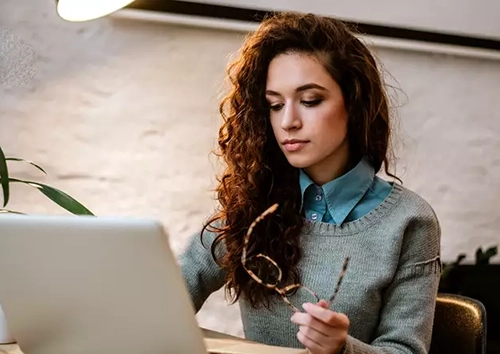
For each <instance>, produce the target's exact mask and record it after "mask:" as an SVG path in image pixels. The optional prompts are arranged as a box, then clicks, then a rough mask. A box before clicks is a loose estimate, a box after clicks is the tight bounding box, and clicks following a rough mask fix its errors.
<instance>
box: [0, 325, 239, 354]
mask: <svg viewBox="0 0 500 354" xmlns="http://www.w3.org/2000/svg"><path fill="white" fill-rule="evenodd" d="M202 332H203V336H204V337H205V338H216V339H235V340H242V341H244V340H245V339H243V338H240V337H236V336H232V335H229V334H225V333H220V332H216V331H212V330H210V329H206V328H202ZM0 354H24V353H23V352H22V351H21V349H20V348H19V345H17V344H3V345H2V344H0Z"/></svg>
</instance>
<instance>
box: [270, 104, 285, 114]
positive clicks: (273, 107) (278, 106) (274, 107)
mask: <svg viewBox="0 0 500 354" xmlns="http://www.w3.org/2000/svg"><path fill="white" fill-rule="evenodd" d="M281 108H283V104H281V103H277V104H270V105H269V109H270V110H271V111H275V112H277V111H279V110H281Z"/></svg>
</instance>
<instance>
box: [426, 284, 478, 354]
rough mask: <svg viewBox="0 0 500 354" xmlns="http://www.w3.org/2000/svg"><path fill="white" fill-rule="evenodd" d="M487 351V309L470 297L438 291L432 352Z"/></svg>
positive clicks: (459, 353)
mask: <svg viewBox="0 0 500 354" xmlns="http://www.w3.org/2000/svg"><path fill="white" fill-rule="evenodd" d="M446 353H453V354H486V309H485V307H484V305H483V304H482V303H481V302H480V301H478V300H476V299H472V298H470V297H467V296H462V295H455V294H445V293H438V296H437V302H436V313H435V317H434V327H433V331H432V342H431V348H430V351H429V354H446Z"/></svg>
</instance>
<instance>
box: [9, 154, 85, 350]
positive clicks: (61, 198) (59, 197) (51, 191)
mask: <svg viewBox="0 0 500 354" xmlns="http://www.w3.org/2000/svg"><path fill="white" fill-rule="evenodd" d="M9 162H16V163H17V162H24V163H27V164H30V165H31V166H32V167H34V168H36V169H38V170H39V171H40V172H42V173H43V174H46V172H45V170H44V169H43V168H42V167H40V166H39V165H37V164H35V163H33V162H31V161H27V160H24V159H21V158H18V157H5V154H4V152H3V150H2V148H1V147H0V186H1V189H2V195H3V204H2V205H1V207H0V214H2V213H16V214H24V213H23V212H21V211H16V210H11V209H8V208H7V205H8V203H9V200H10V184H11V183H22V184H25V185H27V186H29V187H33V188H36V189H38V190H39V191H40V192H41V193H43V194H44V195H45V196H46V197H47V198H49V199H50V200H51V201H53V202H54V203H56V204H57V205H59V206H61V207H62V208H64V209H66V210H67V211H69V212H70V213H72V214H75V215H94V214H93V213H92V212H91V211H90V210H89V209H87V208H86V207H85V206H83V205H82V204H81V203H80V202H78V201H77V200H76V199H74V198H73V197H71V196H69V195H68V194H67V193H65V192H63V191H61V190H59V189H57V188H54V187H51V186H48V185H46V184H42V183H39V182H35V181H27V180H22V179H19V178H15V177H12V176H10V175H9V169H8V165H7V164H8V163H9ZM0 217H1V216H0ZM0 286H1V284H0ZM14 342H15V339H14V337H13V336H12V334H11V333H10V332H9V330H8V328H7V321H6V319H5V316H4V313H3V311H2V307H1V303H0V344H7V343H14Z"/></svg>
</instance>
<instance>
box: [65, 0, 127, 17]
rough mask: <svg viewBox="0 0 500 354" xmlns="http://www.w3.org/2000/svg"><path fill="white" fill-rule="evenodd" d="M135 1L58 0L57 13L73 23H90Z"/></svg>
mask: <svg viewBox="0 0 500 354" xmlns="http://www.w3.org/2000/svg"><path fill="white" fill-rule="evenodd" d="M133 1H134V0H56V6H57V13H58V15H59V16H61V18H63V19H64V20H67V21H72V22H82V21H89V20H93V19H96V18H99V17H103V16H106V15H109V14H110V13H112V12H115V11H117V10H120V9H121V8H123V7H125V6H127V5H128V4H130V3H132V2H133Z"/></svg>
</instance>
